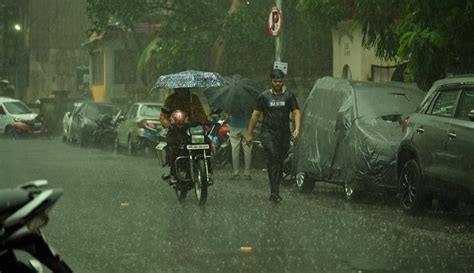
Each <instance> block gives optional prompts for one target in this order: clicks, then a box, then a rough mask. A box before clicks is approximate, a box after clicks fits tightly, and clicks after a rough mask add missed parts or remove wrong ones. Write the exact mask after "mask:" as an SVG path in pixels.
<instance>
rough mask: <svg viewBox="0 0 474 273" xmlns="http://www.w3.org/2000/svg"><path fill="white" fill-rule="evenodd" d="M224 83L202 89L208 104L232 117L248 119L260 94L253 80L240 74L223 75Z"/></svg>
mask: <svg viewBox="0 0 474 273" xmlns="http://www.w3.org/2000/svg"><path fill="white" fill-rule="evenodd" d="M224 78H225V81H226V83H227V84H226V85H223V86H221V87H218V88H212V89H211V88H209V89H206V90H204V94H205V96H206V97H207V101H208V103H209V106H211V107H212V108H221V109H222V110H224V111H225V112H226V113H227V114H229V115H231V116H232V118H233V119H236V120H242V119H249V118H250V116H251V114H252V111H253V110H254V109H255V104H256V102H257V97H258V95H259V94H260V92H259V91H258V88H257V84H256V82H255V81H253V80H251V79H247V78H242V77H241V76H240V75H233V76H231V77H224Z"/></svg>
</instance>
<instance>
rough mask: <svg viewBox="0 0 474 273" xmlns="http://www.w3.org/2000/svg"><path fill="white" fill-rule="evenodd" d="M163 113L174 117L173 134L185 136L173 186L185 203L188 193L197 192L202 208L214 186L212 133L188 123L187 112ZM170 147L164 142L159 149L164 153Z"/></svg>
mask: <svg viewBox="0 0 474 273" xmlns="http://www.w3.org/2000/svg"><path fill="white" fill-rule="evenodd" d="M162 111H163V112H164V113H166V114H168V115H170V116H171V122H170V124H171V125H170V129H169V130H180V131H181V133H183V136H185V137H184V138H185V139H184V140H183V141H181V142H180V143H179V145H178V151H177V155H178V156H177V157H176V159H175V160H174V162H173V163H172V164H175V165H174V167H175V170H176V179H177V183H173V184H172V187H173V188H174V190H175V192H176V196H177V197H178V200H180V201H182V200H184V199H186V197H187V193H188V191H190V190H192V189H194V192H195V195H196V198H197V200H198V201H199V204H200V205H204V204H205V203H206V201H207V195H208V187H209V186H210V185H212V184H213V179H212V178H213V172H212V168H211V159H212V152H211V143H210V140H209V131H207V130H206V129H205V124H192V123H190V122H188V121H187V118H186V114H185V113H184V112H183V111H180V110H176V111H173V112H171V111H170V110H168V109H165V108H163V109H162ZM219 111H220V110H213V114H218V113H219ZM166 147H167V144H166V143H163V142H160V143H159V144H158V145H157V147H156V149H157V150H158V151H159V152H161V151H162V150H164V149H165V148H166ZM162 178H163V180H169V179H170V175H164V176H163V177H162Z"/></svg>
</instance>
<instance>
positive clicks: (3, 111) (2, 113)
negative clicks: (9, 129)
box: [0, 105, 6, 115]
mask: <svg viewBox="0 0 474 273" xmlns="http://www.w3.org/2000/svg"><path fill="white" fill-rule="evenodd" d="M5 114H6V113H5V110H3V107H2V106H1V105H0V115H5Z"/></svg>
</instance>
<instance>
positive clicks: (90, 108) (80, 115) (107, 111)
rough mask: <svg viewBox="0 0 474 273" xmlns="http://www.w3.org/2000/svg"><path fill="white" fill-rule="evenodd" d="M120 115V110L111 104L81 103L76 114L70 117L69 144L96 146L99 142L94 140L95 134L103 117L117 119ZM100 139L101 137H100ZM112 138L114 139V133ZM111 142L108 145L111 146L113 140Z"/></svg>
mask: <svg viewBox="0 0 474 273" xmlns="http://www.w3.org/2000/svg"><path fill="white" fill-rule="evenodd" d="M120 113H121V110H120V108H119V107H118V106H116V105H114V104H111V103H103V102H84V103H82V104H81V105H80V106H79V108H78V109H77V112H75V113H74V114H73V115H72V116H71V118H72V121H71V125H70V127H69V133H70V137H71V142H76V143H78V144H80V145H85V144H97V143H98V142H99V141H100V140H99V139H97V138H96V132H97V130H98V129H99V123H100V122H101V121H102V120H103V117H104V115H107V116H112V117H113V118H115V119H118V116H119V115H120ZM100 137H103V136H102V135H101V136H100ZM113 138H115V133H114V136H113ZM111 142H112V143H110V144H113V139H112V141H111Z"/></svg>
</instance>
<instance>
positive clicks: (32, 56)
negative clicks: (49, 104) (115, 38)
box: [23, 0, 90, 102]
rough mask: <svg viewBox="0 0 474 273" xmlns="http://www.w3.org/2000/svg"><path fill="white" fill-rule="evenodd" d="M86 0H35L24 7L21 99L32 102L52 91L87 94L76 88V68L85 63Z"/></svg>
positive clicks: (87, 25) (76, 94)
mask: <svg viewBox="0 0 474 273" xmlns="http://www.w3.org/2000/svg"><path fill="white" fill-rule="evenodd" d="M86 4H87V3H86V0H35V1H29V6H28V13H29V16H28V27H27V29H26V31H27V33H26V34H27V37H28V45H27V46H28V49H29V84H28V88H27V90H26V94H25V96H23V97H24V99H25V100H26V101H27V102H32V101H35V100H36V99H37V98H40V97H47V96H49V95H51V92H52V91H54V90H68V91H71V94H70V96H88V95H89V94H88V92H89V91H88V90H85V91H81V90H77V89H78V88H77V86H78V83H77V81H76V69H77V67H78V66H81V65H82V66H84V65H86V66H87V65H88V61H89V59H88V52H87V51H86V50H84V49H83V48H82V47H81V44H82V43H83V42H84V41H85V39H86V38H87V36H86V31H87V29H88V28H89V26H90V22H89V19H88V18H87V15H86V12H85V9H86Z"/></svg>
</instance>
